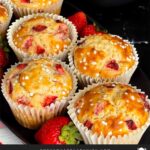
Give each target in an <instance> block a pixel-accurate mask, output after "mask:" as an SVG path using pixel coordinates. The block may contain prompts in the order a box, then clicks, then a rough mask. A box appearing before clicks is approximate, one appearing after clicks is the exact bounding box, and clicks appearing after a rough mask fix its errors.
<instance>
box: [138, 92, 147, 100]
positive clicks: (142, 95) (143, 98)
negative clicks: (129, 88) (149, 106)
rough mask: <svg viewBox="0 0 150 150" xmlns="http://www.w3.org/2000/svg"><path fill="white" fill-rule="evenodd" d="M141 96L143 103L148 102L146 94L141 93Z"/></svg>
mask: <svg viewBox="0 0 150 150" xmlns="http://www.w3.org/2000/svg"><path fill="white" fill-rule="evenodd" d="M139 96H140V97H141V99H142V100H143V101H145V100H146V95H145V94H143V93H139Z"/></svg>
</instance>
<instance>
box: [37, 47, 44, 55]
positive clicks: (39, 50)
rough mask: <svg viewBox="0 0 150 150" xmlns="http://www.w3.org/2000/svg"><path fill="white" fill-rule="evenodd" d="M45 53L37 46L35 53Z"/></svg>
mask: <svg viewBox="0 0 150 150" xmlns="http://www.w3.org/2000/svg"><path fill="white" fill-rule="evenodd" d="M44 52H45V49H44V48H43V47H41V46H37V48H36V53H37V54H43V53H44Z"/></svg>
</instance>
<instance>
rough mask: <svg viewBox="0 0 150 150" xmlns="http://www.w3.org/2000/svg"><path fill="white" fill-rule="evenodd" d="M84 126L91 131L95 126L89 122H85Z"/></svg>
mask: <svg viewBox="0 0 150 150" xmlns="http://www.w3.org/2000/svg"><path fill="white" fill-rule="evenodd" d="M84 126H86V127H87V128H88V129H91V128H92V126H93V124H92V122H90V121H89V120H87V121H85V123H84Z"/></svg>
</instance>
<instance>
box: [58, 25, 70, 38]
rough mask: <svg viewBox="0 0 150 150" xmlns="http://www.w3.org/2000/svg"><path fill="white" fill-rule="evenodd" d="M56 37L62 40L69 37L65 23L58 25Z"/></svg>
mask: <svg viewBox="0 0 150 150" xmlns="http://www.w3.org/2000/svg"><path fill="white" fill-rule="evenodd" d="M56 35H57V36H58V37H59V38H60V39H62V40H65V39H67V38H68V37H69V30H68V26H67V25H66V24H65V23H60V25H59V26H58V29H57V32H56Z"/></svg>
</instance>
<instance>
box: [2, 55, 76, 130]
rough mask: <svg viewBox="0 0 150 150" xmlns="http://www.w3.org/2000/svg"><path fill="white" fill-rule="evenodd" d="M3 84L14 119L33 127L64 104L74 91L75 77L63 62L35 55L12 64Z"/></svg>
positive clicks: (59, 109)
mask: <svg viewBox="0 0 150 150" xmlns="http://www.w3.org/2000/svg"><path fill="white" fill-rule="evenodd" d="M2 86H3V87H2V90H3V94H4V96H5V98H6V100H7V101H8V103H9V105H10V107H11V109H12V111H13V113H14V115H15V117H16V119H17V121H18V122H19V123H20V124H21V125H23V126H24V127H27V128H36V127H38V126H39V125H41V123H42V122H44V121H46V120H47V119H49V118H52V117H53V116H55V115H58V114H59V113H60V112H61V111H62V109H63V108H65V107H66V104H67V102H68V100H69V99H70V96H71V95H72V94H73V93H74V92H75V89H76V79H75V76H74V75H73V74H72V73H71V71H70V70H69V68H68V66H67V65H65V64H64V63H62V62H60V61H56V60H53V59H50V58H38V59H33V60H26V61H24V62H23V63H19V64H17V65H15V66H13V67H12V68H11V69H10V70H9V71H8V72H7V73H6V75H5V77H4V81H3V83H2ZM20 108H22V109H20Z"/></svg>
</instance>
